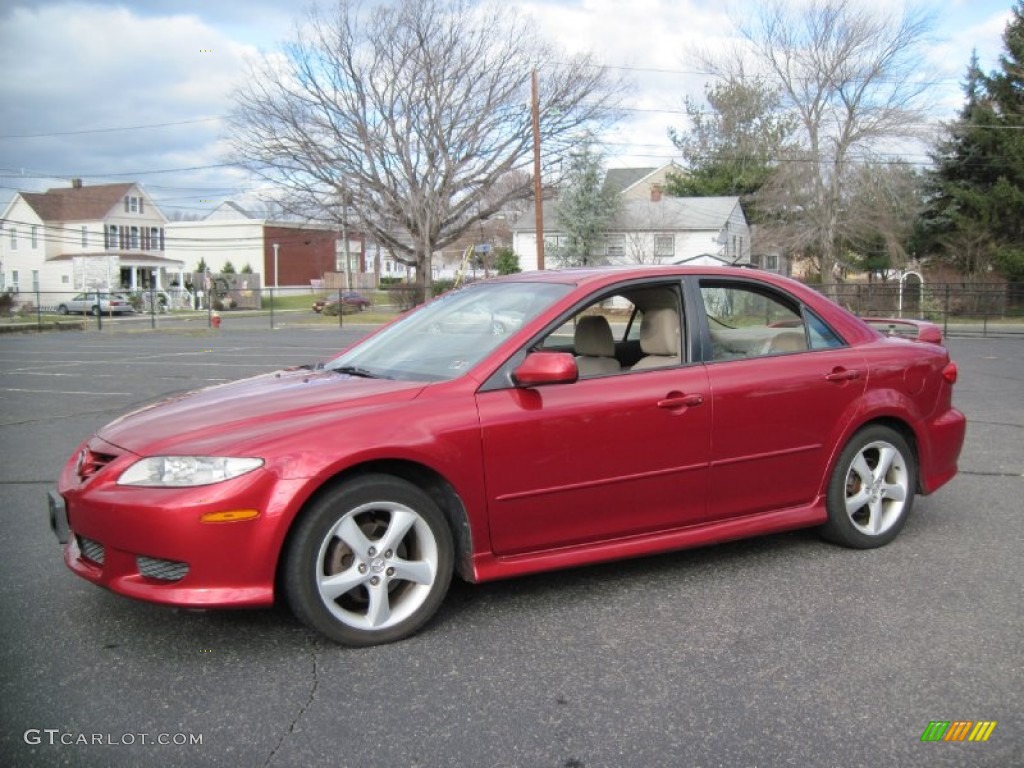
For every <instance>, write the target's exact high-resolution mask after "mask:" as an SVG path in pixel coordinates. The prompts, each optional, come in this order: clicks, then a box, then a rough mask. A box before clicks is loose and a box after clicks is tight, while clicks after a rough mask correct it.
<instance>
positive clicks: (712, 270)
mask: <svg viewBox="0 0 1024 768" xmlns="http://www.w3.org/2000/svg"><path fill="white" fill-rule="evenodd" d="M686 275H700V276H702V277H732V278H735V277H749V278H754V279H758V280H764V281H765V282H769V283H773V284H776V285H793V284H794V283H796V281H794V280H791V279H790V278H786V277H782V276H780V275H777V274H775V273H773V272H765V271H762V270H760V269H753V268H750V267H718V266H694V265H685V266H684V265H649V266H632V265H628V266H606V267H570V268H565V269H545V270H536V271H532V272H517V273H516V274H514V275H505V276H503V277H498V278H493V280H499V281H502V282H523V281H528V282H538V283H562V284H566V285H578V286H581V287H582V286H585V285H590V284H600V283H612V282H618V281H621V280H632V279H637V280H647V279H651V278H655V279H657V278H659V277H685V276H686ZM796 284H797V285H802V284H801V283H796Z"/></svg>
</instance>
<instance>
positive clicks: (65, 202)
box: [19, 182, 135, 221]
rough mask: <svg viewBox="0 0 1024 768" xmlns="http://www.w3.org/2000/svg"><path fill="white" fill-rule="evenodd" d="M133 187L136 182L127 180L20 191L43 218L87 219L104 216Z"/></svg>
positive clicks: (54, 219) (23, 197)
mask: <svg viewBox="0 0 1024 768" xmlns="http://www.w3.org/2000/svg"><path fill="white" fill-rule="evenodd" d="M134 187H135V184H133V183H131V182H126V183H121V184H95V185H92V186H88V187H86V186H81V187H78V186H73V187H62V188H59V189H48V190H46V191H45V192H20V193H19V194H20V195H21V198H22V199H23V200H24V201H25V202H26V203H28V205H29V206H30V207H31V208H32V210H33V211H35V213H36V215H37V216H38V217H39V218H40V219H42V220H43V221H87V220H92V219H103V218H105V217H106V216H107V214H109V213H110V211H111V209H112V208H113V207H114V206H115V205H117V204H118V203H119V202H120V201H121V200H122V199H123V198H124V196H125V195H126V194H128V192H129V190H131V189H133V188H134Z"/></svg>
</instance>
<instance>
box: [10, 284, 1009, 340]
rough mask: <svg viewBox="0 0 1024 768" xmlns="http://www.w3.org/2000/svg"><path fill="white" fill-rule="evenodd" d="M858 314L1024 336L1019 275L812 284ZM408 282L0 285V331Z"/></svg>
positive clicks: (318, 299)
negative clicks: (207, 289) (203, 290)
mask: <svg viewBox="0 0 1024 768" xmlns="http://www.w3.org/2000/svg"><path fill="white" fill-rule="evenodd" d="M814 287H815V288H816V289H818V290H819V291H821V292H822V293H825V294H826V295H828V296H831V297H832V298H834V299H835V300H836V301H837V302H839V303H840V304H841V305H842V306H844V307H846V308H847V309H849V310H850V311H852V312H853V313H854V314H857V315H860V316H861V317H903V318H915V319H925V320H930V321H932V322H934V323H937V324H939V325H940V326H942V329H943V332H944V334H945V335H953V336H995V335H999V336H1005V335H1015V336H1017V335H1019V336H1021V337H1022V338H1024V283H991V284H987V283H981V284H978V283H973V284H972V283H925V284H922V283H920V282H918V281H916V280H912V281H911V280H908V281H904V282H903V283H902V284H901V283H899V282H897V281H889V282H875V283H836V284H832V285H816V286H814ZM413 290H415V286H404V285H399V286H390V287H388V288H387V289H386V290H377V291H373V290H367V291H360V292H355V291H349V290H346V289H343V288H338V289H319V290H311V289H309V288H303V289H298V288H292V289H288V288H264V289H253V290H247V291H245V292H244V295H243V294H239V295H237V296H236V295H234V294H233V293H228V294H226V295H223V296H213V297H203V296H197V295H194V294H191V293H189V292H187V291H183V290H177V289H172V290H164V291H149V290H146V291H136V292H127V291H125V292H109V293H108V292H104V291H99V292H94V291H89V292H86V293H79V294H74V293H70V292H45V291H20V292H17V293H11V292H6V293H0V332H3V331H12V330H15V331H16V330H31V329H38V330H48V329H54V330H58V329H59V330H85V329H93V328H95V329H100V330H103V329H108V330H110V329H145V328H147V327H148V328H152V329H157V328H174V327H185V328H204V327H205V328H210V329H218V328H224V329H258V328H271V329H273V328H276V327H280V326H282V325H321V326H322V325H331V324H334V325H338V326H344V325H345V324H346V323H352V322H359V321H362V322H369V323H380V322H384V321H386V320H387V319H389V318H390V317H391V316H393V315H394V313H395V312H396V311H401V310H404V309H408V306H409V303H410V300H412V301H415V298H411V295H407V294H410V291H413Z"/></svg>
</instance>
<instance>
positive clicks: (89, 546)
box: [76, 536, 106, 565]
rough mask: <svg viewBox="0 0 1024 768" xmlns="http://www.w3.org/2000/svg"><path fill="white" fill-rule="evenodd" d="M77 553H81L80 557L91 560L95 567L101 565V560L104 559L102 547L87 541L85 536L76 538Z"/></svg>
mask: <svg viewBox="0 0 1024 768" xmlns="http://www.w3.org/2000/svg"><path fill="white" fill-rule="evenodd" d="M76 538H77V539H78V551H79V552H81V553H82V557H84V558H85V559H86V560H91V561H92V562H94V563H96V565H103V560H104V558H105V557H106V553H105V551H104V549H103V545H102V544H100V543H99V542H98V541H93V540H92V539H87V538H85V536H78V537H76Z"/></svg>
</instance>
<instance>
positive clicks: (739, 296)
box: [700, 280, 842, 360]
mask: <svg viewBox="0 0 1024 768" xmlns="http://www.w3.org/2000/svg"><path fill="white" fill-rule="evenodd" d="M700 285H701V297H702V298H703V300H704V311H705V313H706V315H707V319H708V328H709V331H710V336H711V351H712V358H713V359H714V360H735V359H741V358H750V357H769V356H772V355H788V354H794V353H799V352H806V351H808V350H813V349H830V348H833V347H838V346H842V340H841V339H839V337H837V336H836V335H835V333H833V331H832V330H831V329H830V328H829V327H828V326H827V325H825V323H824V322H822V321H821V319H820V318H818V317H817V316H816V315H814V313H812V312H809V311H802V307H801V305H800V304H799V303H798V302H796V301H795V300H793V299H792V298H791V297H789V296H787V295H785V294H783V293H781V292H775V291H773V290H770V289H765V288H764V287H763V286H755V285H752V284H750V283H744V282H741V281H728V280H702V281H701V284H700Z"/></svg>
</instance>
